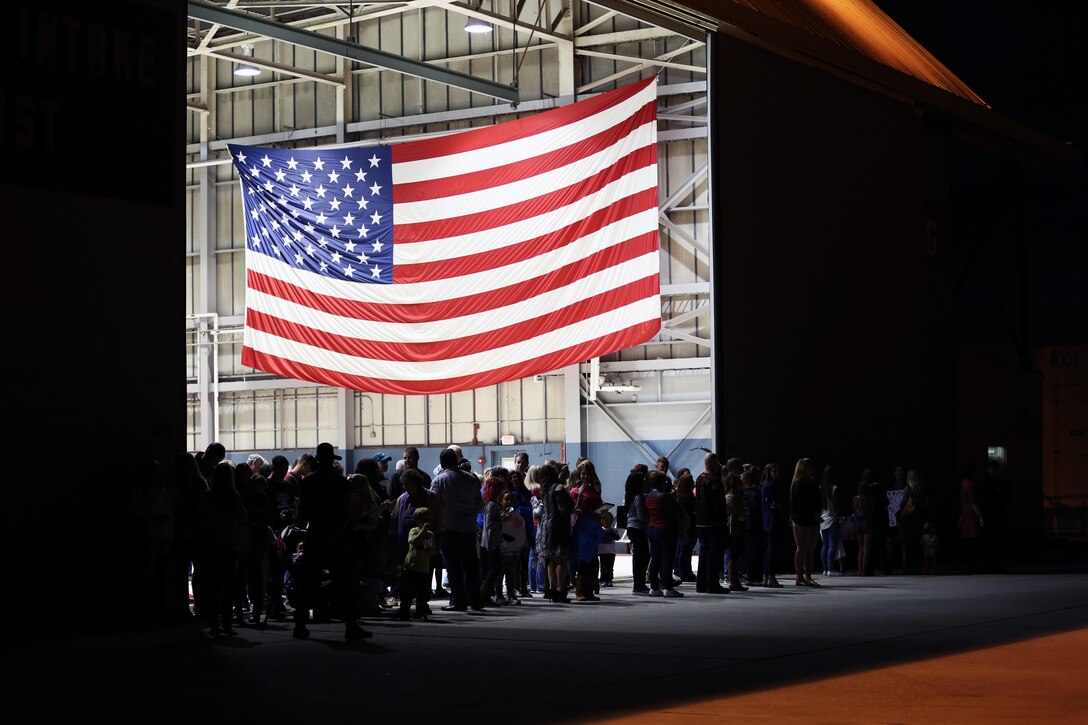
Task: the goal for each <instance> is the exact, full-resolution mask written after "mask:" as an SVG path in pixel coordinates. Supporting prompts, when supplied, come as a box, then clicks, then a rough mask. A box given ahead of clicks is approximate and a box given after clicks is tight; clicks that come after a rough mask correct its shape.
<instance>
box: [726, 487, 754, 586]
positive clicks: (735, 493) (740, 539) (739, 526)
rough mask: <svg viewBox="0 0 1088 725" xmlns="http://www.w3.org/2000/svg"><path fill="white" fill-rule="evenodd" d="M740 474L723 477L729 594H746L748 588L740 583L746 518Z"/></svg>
mask: <svg viewBox="0 0 1088 725" xmlns="http://www.w3.org/2000/svg"><path fill="white" fill-rule="evenodd" d="M742 485H743V484H742V483H741V474H739V473H737V472H736V471H731V472H730V473H729V475H727V476H726V477H725V511H726V515H727V518H726V526H727V527H728V529H729V562H728V564H727V565H726V578H727V579H728V580H729V591H730V592H746V591H748V587H746V586H744V585H743V584H742V583H741V581H740V573H741V569H742V568H743V565H742V562H743V561H744V529H745V526H746V522H747V517H746V516H745V512H744V494H743V493H742V491H741V487H742Z"/></svg>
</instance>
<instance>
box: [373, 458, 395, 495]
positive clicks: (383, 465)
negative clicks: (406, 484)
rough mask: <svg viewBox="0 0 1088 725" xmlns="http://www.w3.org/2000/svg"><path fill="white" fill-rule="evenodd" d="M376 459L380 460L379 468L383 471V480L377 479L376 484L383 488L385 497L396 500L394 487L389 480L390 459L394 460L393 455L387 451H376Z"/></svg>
mask: <svg viewBox="0 0 1088 725" xmlns="http://www.w3.org/2000/svg"><path fill="white" fill-rule="evenodd" d="M374 460H375V461H377V462H378V470H379V471H381V473H382V478H381V480H380V481H375V482H374V485H376V486H378V488H380V489H381V490H382V495H383V496H385V498H388V499H390V500H396V499H394V498H393V496H392V495H391V492H392V489H391V487H390V481H389V461H391V460H393V457H392V456H390V455H388V454H385V453H375V454H374Z"/></svg>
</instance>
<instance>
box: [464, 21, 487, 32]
mask: <svg viewBox="0 0 1088 725" xmlns="http://www.w3.org/2000/svg"><path fill="white" fill-rule="evenodd" d="M465 32H466V33H490V32H491V23H485V22H484V21H483V20H480V19H479V18H469V19H468V22H467V23H465Z"/></svg>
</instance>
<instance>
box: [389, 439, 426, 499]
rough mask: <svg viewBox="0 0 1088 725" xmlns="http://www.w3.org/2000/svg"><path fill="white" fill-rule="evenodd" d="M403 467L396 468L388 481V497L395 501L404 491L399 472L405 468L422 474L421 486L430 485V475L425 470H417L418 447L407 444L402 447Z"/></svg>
mask: <svg viewBox="0 0 1088 725" xmlns="http://www.w3.org/2000/svg"><path fill="white" fill-rule="evenodd" d="M403 460H404V468H398V469H397V472H396V473H394V474H393V478H392V480H391V481H390V482H389V498H390V499H392V500H393V501H396V500H397V499H398V498H400V495H401V494H402V493H404V486H402V485H401V483H400V474H401V472H402V471H404V470H405V469H413V470H416V471H419V472H420V473H422V474H423V486H424V488H427V487H429V486H430V485H431V477H430V476H429V475H428V474H427V473H426V472H425V471H420V470H419V449H417V448H416V447H415V446H408V447H407V448H405V449H404V459H403Z"/></svg>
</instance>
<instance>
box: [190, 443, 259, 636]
mask: <svg viewBox="0 0 1088 725" xmlns="http://www.w3.org/2000/svg"><path fill="white" fill-rule="evenodd" d="M247 521H248V517H247V516H246V508H245V504H243V503H242V497H241V495H239V493H238V489H237V488H235V484H234V464H233V463H231V462H230V461H221V462H219V463H218V464H216V466H215V468H213V469H212V480H211V488H210V489H209V490H208V491H207V492H206V493H205V494H204V501H203V506H202V511H201V524H202V526H201V531H202V534H203V535H202V539H203V542H204V564H205V566H206V567H207V572H208V576H207V578H206V579H205V590H206V592H207V595H208V596H207V614H208V624H209V630H210V631H211V633H212V634H213V635H217V634H219V633H220V632H221V631H222V632H223V633H224V634H234V628H233V626H232V617H231V614H232V612H233V611H234V573H235V567H236V566H237V561H238V542H239V532H240V531H242V530H243V528H245V530H246V531H248V527H247V526H246V523H247Z"/></svg>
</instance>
